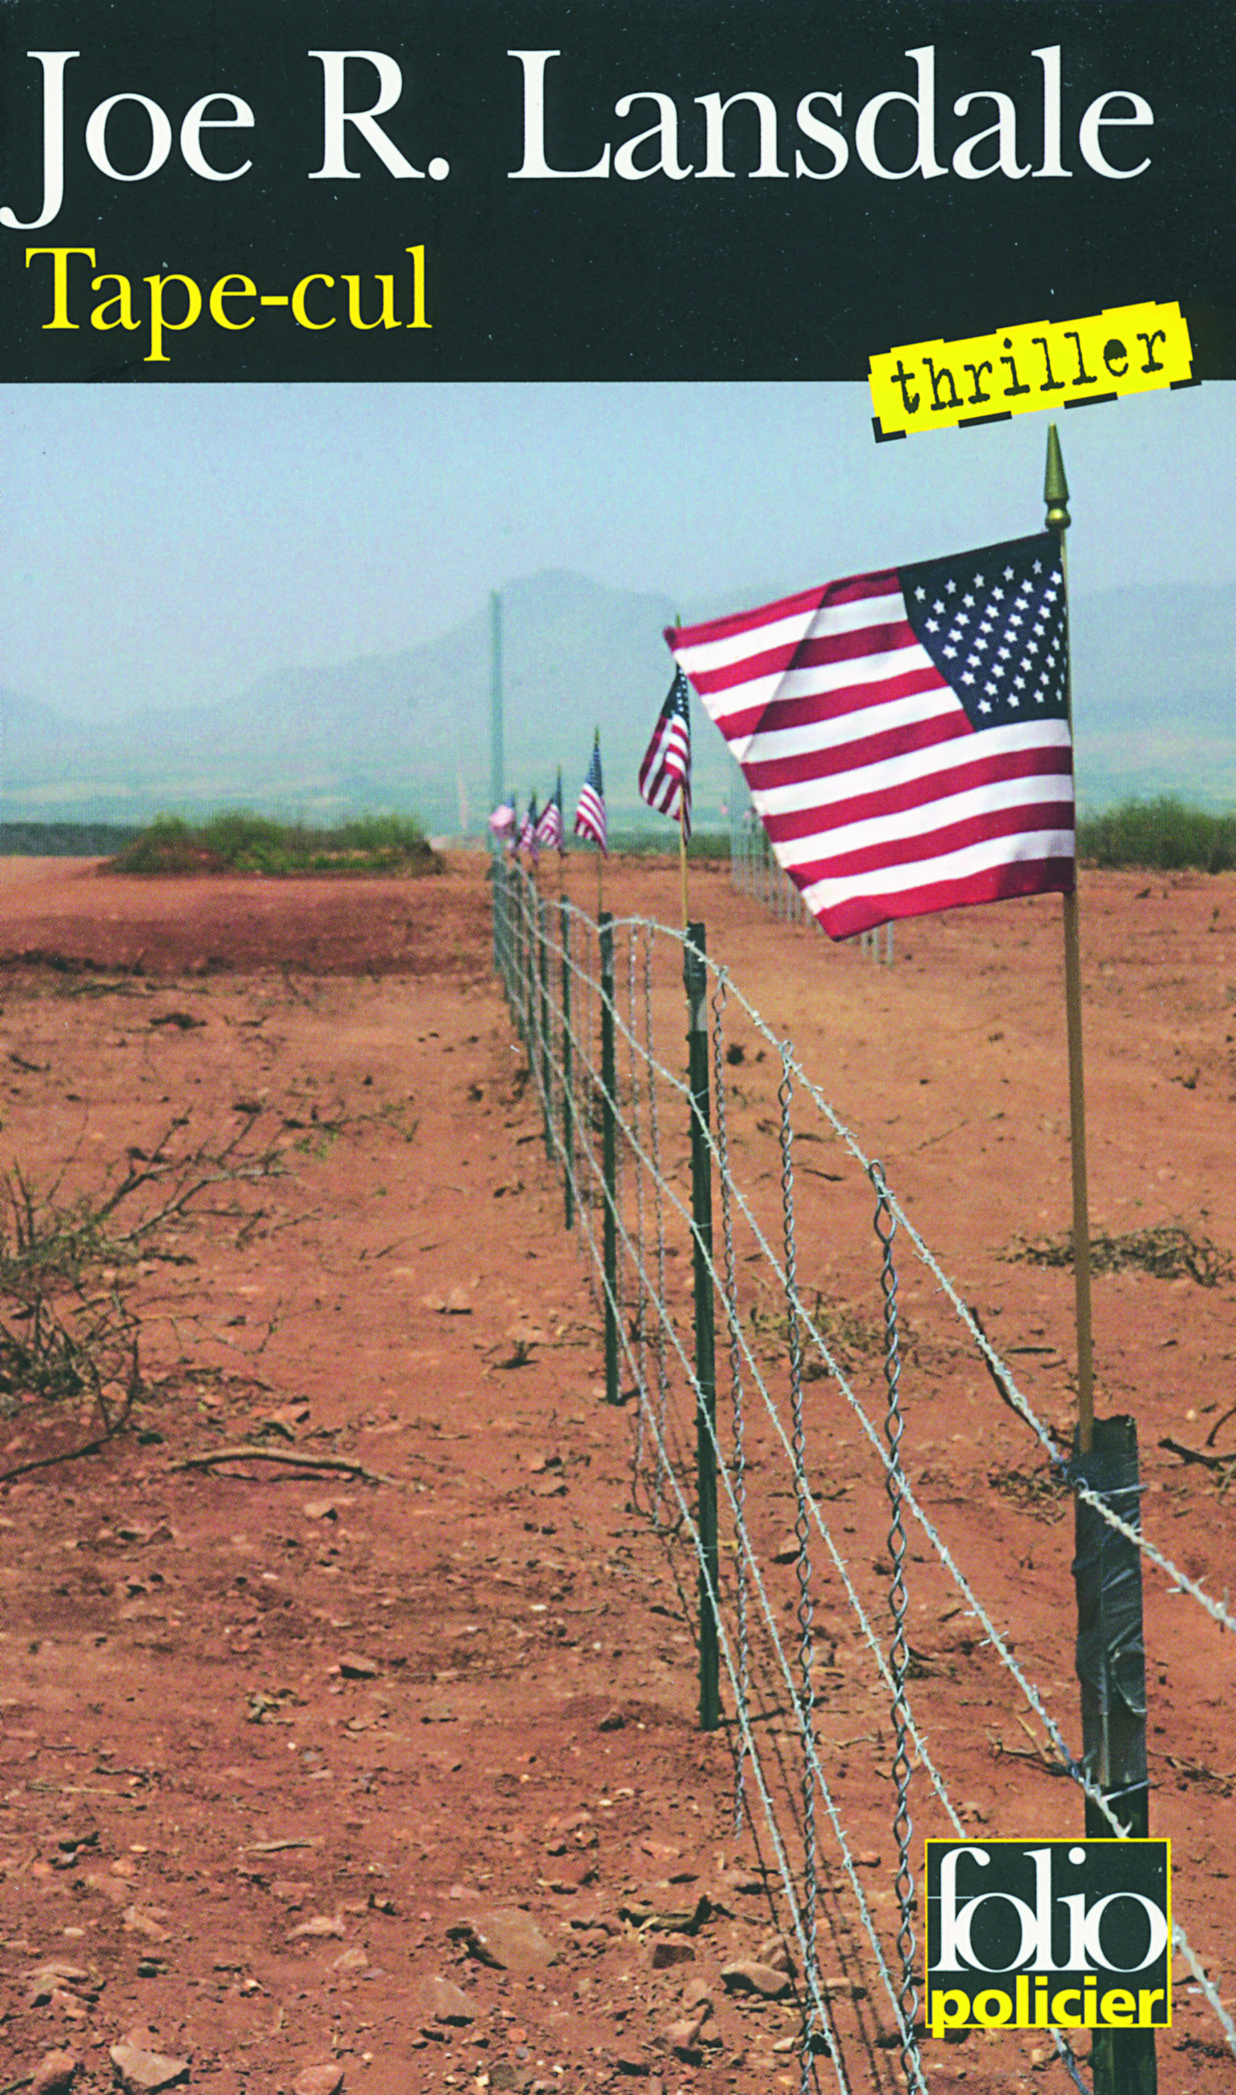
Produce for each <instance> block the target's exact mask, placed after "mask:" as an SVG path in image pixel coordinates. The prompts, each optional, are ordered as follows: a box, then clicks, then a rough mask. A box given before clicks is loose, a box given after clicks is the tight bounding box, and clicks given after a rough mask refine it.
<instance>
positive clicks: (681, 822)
mask: <svg viewBox="0 0 1236 2095" xmlns="http://www.w3.org/2000/svg"><path fill="white" fill-rule="evenodd" d="M681 624H682V614H681V613H680V612H678V611H675V613H674V630H675V632H677V631H678V628H679V627H680V626H681ZM686 813H687V795H686V788H685V785H684V786H682V787H680V788H679V793H678V870H679V873H680V875H681V878H682V928H683V930H684V931H685V930H686V929H687V926H688V925H689V924H690V922H691V911H690V909H689V908H688V906H687V826H686Z"/></svg>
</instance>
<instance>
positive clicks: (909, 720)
mask: <svg viewBox="0 0 1236 2095" xmlns="http://www.w3.org/2000/svg"><path fill="white" fill-rule="evenodd" d="M665 637H666V639H667V640H668V641H669V644H670V646H671V648H672V650H673V652H674V656H675V658H676V660H677V661H678V663H679V665H680V667H681V668H682V669H685V670H686V672H687V675H688V676H689V677H690V679H691V682H692V683H693V684H694V686H695V689H696V690H697V691H698V692H699V695H700V697H701V699H702V700H703V702H704V704H705V706H706V707H707V709H708V712H709V713H710V714H711V716H712V718H713V719H714V720H715V721H716V723H717V725H718V727H719V728H720V729H721V731H722V733H723V734H724V736H725V738H726V740H727V742H728V743H729V744H730V747H731V748H732V750H733V751H734V754H735V756H736V757H737V759H738V761H739V763H740V764H741V766H742V769H743V773H744V776H745V777H746V780H747V783H748V785H749V786H750V788H751V795H752V799H753V801H754V803H755V807H756V810H757V812H758V813H759V815H760V817H761V819H762V821H763V823H764V826H765V828H766V829H767V831H768V835H769V838H770V840H771V842H772V846H773V850H774V852H775V853H776V856H777V859H778V860H779V862H780V864H781V865H782V866H783V867H784V868H785V871H786V872H787V873H788V874H789V876H790V878H791V880H793V881H794V882H795V884H796V886H798V887H799V888H800V889H801V890H802V893H803V898H804V900H805V901H806V903H807V904H808V907H809V908H810V909H811V910H812V911H813V913H814V914H815V915H816V916H817V917H819V919H820V921H821V923H822V924H823V926H824V928H825V930H826V931H827V932H828V933H829V935H830V936H831V937H833V938H849V937H851V936H852V935H853V933H855V932H857V931H867V930H870V929H872V928H873V927H874V926H875V925H877V924H883V923H887V922H888V921H889V920H890V919H892V918H896V917H913V916H925V915H927V914H929V913H930V912H932V911H934V910H939V909H948V908H951V907H953V906H954V905H955V904H957V903H963V902H994V901H997V900H999V899H1000V898H1002V897H1003V896H1006V895H1027V894H1041V893H1048V892H1054V893H1067V892H1069V891H1071V889H1072V887H1073V884H1074V849H1073V755H1072V745H1071V737H1070V733H1069V720H1068V632H1067V621H1066V613H1065V593H1064V580H1063V575H1062V572H1061V565H1060V548H1059V543H1058V541H1057V539H1056V538H1055V536H1054V535H1053V534H1052V533H1050V532H1044V533H1042V534H1041V535H1040V536H1038V537H1034V538H1021V539H1015V540H1012V541H1011V542H1010V543H1008V544H1006V545H997V546H985V547H983V548H982V549H981V550H980V551H978V552H971V553H957V554H954V555H952V556H951V557H950V558H948V559H945V560H928V561H922V562H919V563H917V564H916V565H913V566H908V567H902V568H889V569H886V570H884V571H882V572H880V573H877V574H870V575H851V576H849V577H848V578H847V579H846V580H845V581H841V582H830V583H828V584H826V585H825V587H824V588H823V589H811V590H805V591H804V592H803V593H802V594H801V595H798V596H792V597H785V598H783V599H782V600H781V601H780V602H778V603H775V604H765V605H764V606H763V607H762V608H761V609H760V610H757V611H745V612H739V613H738V614H737V615H736V616H734V617H732V618H720V619H714V620H712V621H711V622H710V623H709V624H707V625H699V626H684V627H680V628H670V629H669V630H667V632H666V636H665Z"/></svg>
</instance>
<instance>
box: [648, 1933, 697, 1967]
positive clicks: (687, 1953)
mask: <svg viewBox="0 0 1236 2095" xmlns="http://www.w3.org/2000/svg"><path fill="white" fill-rule="evenodd" d="M694 1962H695V1951H694V1950H693V1949H692V1947H691V1945H690V1943H689V1942H669V1941H666V1940H664V1939H662V1940H661V1941H660V1942H654V1943H653V1945H652V1968H653V1970H654V1971H668V1970H669V1969H670V1967H671V1965H674V1964H694Z"/></svg>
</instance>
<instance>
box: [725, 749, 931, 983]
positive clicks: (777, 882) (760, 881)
mask: <svg viewBox="0 0 1236 2095" xmlns="http://www.w3.org/2000/svg"><path fill="white" fill-rule="evenodd" d="M728 805H729V811H730V886H731V887H734V888H737V889H738V891H739V893H740V894H744V895H750V896H751V897H752V898H753V900H755V901H756V902H758V903H759V905H760V907H761V908H762V909H764V910H766V911H767V913H768V915H769V916H770V917H771V918H772V919H773V921H774V923H778V924H811V923H813V922H814V918H813V917H812V914H811V911H810V910H809V909H808V907H807V905H806V903H805V902H804V901H803V898H802V894H801V891H800V890H799V889H798V888H796V887H795V885H794V882H793V881H792V880H791V879H790V878H789V876H788V874H787V873H785V872H784V871H783V870H782V868H781V867H780V866H779V865H778V863H777V860H776V858H775V857H774V855H773V849H772V845H771V844H770V843H769V841H768V832H767V830H766V829H765V827H764V824H763V823H762V822H761V820H760V818H759V816H758V814H757V813H756V811H755V808H754V806H753V805H752V801H751V796H750V793H749V792H748V790H747V782H746V780H745V779H744V777H743V775H742V772H741V770H740V769H739V767H738V765H737V764H736V763H735V762H734V760H733V758H732V757H731V759H730V797H729V803H728ZM852 943H853V944H854V945H856V946H857V947H858V948H859V951H860V952H862V953H865V954H866V955H867V957H868V958H869V959H871V960H879V961H883V962H884V964H885V965H886V966H887V967H891V966H892V964H893V927H892V924H891V923H888V924H885V925H884V927H883V930H882V931H881V930H875V931H859V932H857V933H856V934H855V936H854V939H853V941H852Z"/></svg>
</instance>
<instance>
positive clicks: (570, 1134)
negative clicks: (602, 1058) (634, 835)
mask: <svg viewBox="0 0 1236 2095" xmlns="http://www.w3.org/2000/svg"><path fill="white" fill-rule="evenodd" d="M558 929H559V933H560V936H561V939H562V1163H563V1171H562V1207H563V1220H564V1225H565V1227H566V1228H567V1229H574V1227H575V1100H574V1098H573V1097H572V1095H571V1084H572V1081H573V1080H572V1073H571V916H570V911H569V909H568V907H567V898H566V896H565V895H563V896H562V898H561V900H560V901H559V903H558Z"/></svg>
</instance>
